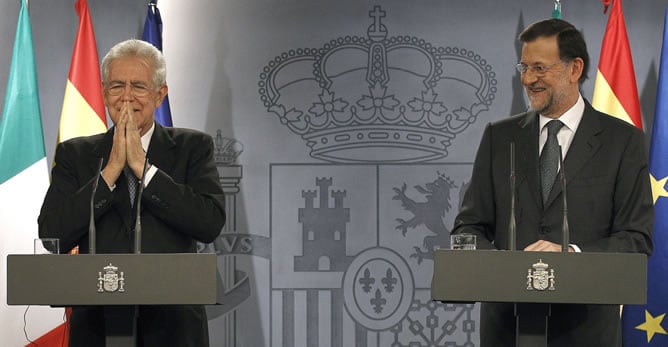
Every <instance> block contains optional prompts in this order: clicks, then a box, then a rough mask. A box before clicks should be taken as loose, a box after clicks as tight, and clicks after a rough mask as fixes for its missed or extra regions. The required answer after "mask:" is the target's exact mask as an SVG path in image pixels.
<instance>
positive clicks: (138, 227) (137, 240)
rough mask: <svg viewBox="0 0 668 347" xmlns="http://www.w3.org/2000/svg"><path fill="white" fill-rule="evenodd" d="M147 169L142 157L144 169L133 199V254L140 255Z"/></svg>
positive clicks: (146, 161)
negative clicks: (142, 198) (143, 197)
mask: <svg viewBox="0 0 668 347" xmlns="http://www.w3.org/2000/svg"><path fill="white" fill-rule="evenodd" d="M147 169H148V156H145V157H144V167H143V169H142V175H141V180H139V190H138V191H137V196H136V198H135V208H136V209H137V210H136V214H135V254H141V196H142V194H143V193H144V181H145V180H146V171H147Z"/></svg>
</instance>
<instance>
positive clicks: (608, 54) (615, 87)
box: [592, 0, 643, 129]
mask: <svg viewBox="0 0 668 347" xmlns="http://www.w3.org/2000/svg"><path fill="white" fill-rule="evenodd" d="M603 2H604V3H605V4H606V6H607V4H608V3H609V2H610V1H609V0H607V1H606V0H604V1H603ZM592 105H593V106H594V108H596V109H597V110H599V111H601V112H605V113H607V114H609V115H612V116H614V117H617V118H619V119H623V120H625V121H627V122H629V123H631V124H633V125H635V126H636V127H638V128H640V129H642V128H643V126H642V116H641V114H640V101H639V100H638V87H637V86H636V75H635V71H634V70H633V57H632V56H631V46H630V45H629V37H628V35H627V34H626V24H624V13H623V12H622V0H614V1H613V4H612V10H611V11H610V17H608V25H607V27H606V29H605V35H604V36H603V44H602V45H601V57H600V59H599V63H598V71H597V72H596V83H595V85H594V98H593V99H592Z"/></svg>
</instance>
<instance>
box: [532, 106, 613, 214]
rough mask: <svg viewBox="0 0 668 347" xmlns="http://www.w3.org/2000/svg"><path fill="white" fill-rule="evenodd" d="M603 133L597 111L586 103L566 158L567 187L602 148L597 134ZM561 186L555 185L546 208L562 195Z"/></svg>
mask: <svg viewBox="0 0 668 347" xmlns="http://www.w3.org/2000/svg"><path fill="white" fill-rule="evenodd" d="M600 131H601V124H600V122H599V119H598V115H597V113H596V111H595V110H594V109H593V108H592V107H591V105H590V104H589V103H588V102H586V101H585V111H584V114H583V115H582V120H581V121H580V125H578V129H577V131H576V132H575V135H574V137H573V142H571V146H570V147H569V148H568V153H566V158H564V168H565V170H566V171H565V172H566V185H568V183H569V181H570V180H571V179H573V178H574V177H576V176H577V175H578V173H579V172H580V170H581V169H582V167H583V166H584V165H585V164H586V163H587V162H588V161H589V160H590V159H591V157H592V156H593V155H594V154H595V153H596V152H597V151H598V150H599V148H600V147H601V142H600V141H599V139H598V138H597V136H596V135H597V134H598V133H599V132H600ZM561 191H562V189H561V184H555V185H554V187H553V188H552V191H551V192H550V196H549V197H548V199H547V202H546V205H545V206H546V207H547V206H549V205H550V204H551V203H552V202H554V200H555V199H556V197H557V196H559V195H560V194H561Z"/></svg>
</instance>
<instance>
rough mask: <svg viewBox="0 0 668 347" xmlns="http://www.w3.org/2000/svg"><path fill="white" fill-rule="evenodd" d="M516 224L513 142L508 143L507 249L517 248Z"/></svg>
mask: <svg viewBox="0 0 668 347" xmlns="http://www.w3.org/2000/svg"><path fill="white" fill-rule="evenodd" d="M516 235H517V225H516V221H515V142H511V143H510V221H509V223H508V249H509V250H511V251H514V250H516V249H517V236H516Z"/></svg>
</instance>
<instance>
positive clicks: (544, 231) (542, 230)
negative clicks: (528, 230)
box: [540, 227, 550, 235]
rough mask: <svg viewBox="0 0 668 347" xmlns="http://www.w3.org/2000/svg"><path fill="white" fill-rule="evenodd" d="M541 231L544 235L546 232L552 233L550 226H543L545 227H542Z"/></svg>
mask: <svg viewBox="0 0 668 347" xmlns="http://www.w3.org/2000/svg"><path fill="white" fill-rule="evenodd" d="M540 233H541V234H543V235H544V234H549V233H550V229H549V228H544V227H543V228H540Z"/></svg>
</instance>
